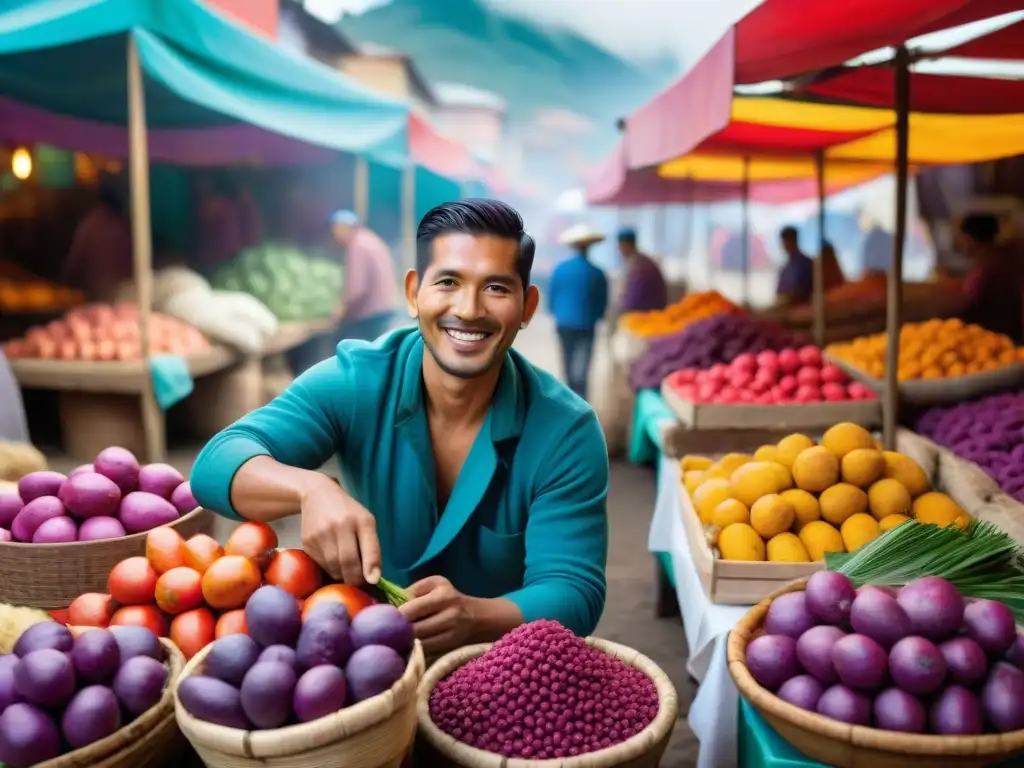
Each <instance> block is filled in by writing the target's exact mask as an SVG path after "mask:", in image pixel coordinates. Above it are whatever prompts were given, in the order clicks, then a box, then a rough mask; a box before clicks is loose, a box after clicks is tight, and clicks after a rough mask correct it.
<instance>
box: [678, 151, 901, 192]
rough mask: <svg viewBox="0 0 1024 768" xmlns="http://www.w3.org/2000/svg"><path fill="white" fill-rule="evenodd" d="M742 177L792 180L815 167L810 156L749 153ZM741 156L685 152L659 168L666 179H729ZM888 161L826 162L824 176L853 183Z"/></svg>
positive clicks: (734, 177)
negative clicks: (768, 155)
mask: <svg viewBox="0 0 1024 768" xmlns="http://www.w3.org/2000/svg"><path fill="white" fill-rule="evenodd" d="M748 162H749V164H750V167H749V170H748V171H747V176H746V178H747V179H749V180H750V181H751V182H759V181H796V180H803V179H813V178H815V177H816V176H817V173H818V169H817V165H816V163H815V160H814V158H813V157H757V156H754V157H751V158H750V159H749V161H748ZM743 163H744V158H743V157H740V156H739V155H724V154H723V155H687V156H686V157H681V158H679V159H678V160H671V161H669V162H667V163H665V164H663V165H662V166H661V168H659V170H658V173H659V175H661V176H663V177H664V178H666V179H693V180H694V181H726V182H728V181H732V182H740V181H742V180H743V178H744V170H743ZM891 170H892V166H891V165H890V164H888V163H851V162H843V161H839V162H828V163H826V165H825V179H826V180H827V181H828V183H830V184H849V185H853V184H857V183H860V182H864V181H870V180H871V179H874V178H877V177H878V176H881V175H883V174H886V173H889V172H890V171H891Z"/></svg>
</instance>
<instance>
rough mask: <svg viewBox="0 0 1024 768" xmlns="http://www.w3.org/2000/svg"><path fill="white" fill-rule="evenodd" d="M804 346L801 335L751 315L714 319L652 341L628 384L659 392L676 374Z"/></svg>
mask: <svg viewBox="0 0 1024 768" xmlns="http://www.w3.org/2000/svg"><path fill="white" fill-rule="evenodd" d="M805 343H806V339H805V338H804V337H803V336H801V335H800V334H796V333H792V332H791V331H788V330H786V329H785V328H783V327H781V326H779V325H775V324H772V323H766V322H764V321H763V320H758V319H757V318H754V317H751V316H750V315H715V316H714V317H709V318H707V319H706V320H700V321H699V322H696V323H692V324H691V325H689V326H687V327H686V329H685V330H682V331H680V332H679V333H674V334H672V335H671V336H661V337H658V338H656V339H654V340H652V341H651V344H650V346H649V347H648V348H647V351H646V352H645V353H644V355H643V357H641V358H640V359H639V360H637V361H636V362H635V363H634V364H633V367H632V369H631V370H630V373H629V382H630V386H631V387H632V388H633V389H634V390H641V389H648V388H656V387H660V386H661V381H662V379H664V378H665V377H666V376H668V375H669V374H670V373H672V372H673V371H678V370H681V369H683V368H699V369H703V368H710V367H711V366H712V365H715V364H716V363H731V362H732V361H733V360H734V359H735V358H736V357H738V356H739V355H742V354H744V353H750V354H754V355H756V354H757V353H758V352H763V351H764V350H766V349H771V350H774V351H776V352H777V351H779V350H783V349H787V348H789V347H801V346H803V345H804V344H805Z"/></svg>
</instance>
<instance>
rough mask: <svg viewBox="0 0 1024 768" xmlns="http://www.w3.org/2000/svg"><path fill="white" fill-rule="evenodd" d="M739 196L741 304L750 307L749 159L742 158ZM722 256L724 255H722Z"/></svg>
mask: <svg viewBox="0 0 1024 768" xmlns="http://www.w3.org/2000/svg"><path fill="white" fill-rule="evenodd" d="M740 190H741V194H742V196H743V199H742V201H741V205H742V214H741V215H742V216H743V221H742V224H741V226H740V237H742V239H743V247H742V249H741V250H740V258H741V259H742V262H741V267H742V269H743V303H744V304H745V305H746V306H748V307H749V306H750V158H749V157H744V158H743V181H742V182H741V185H740ZM723 256H724V254H723Z"/></svg>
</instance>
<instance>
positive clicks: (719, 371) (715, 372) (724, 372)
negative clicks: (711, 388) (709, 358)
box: [708, 363, 729, 380]
mask: <svg viewBox="0 0 1024 768" xmlns="http://www.w3.org/2000/svg"><path fill="white" fill-rule="evenodd" d="M708 375H709V376H711V377H712V378H715V379H720V380H722V379H725V378H726V377H727V376H728V375H729V366H727V365H725V364H724V363H715V364H714V365H712V366H711V367H710V368H708Z"/></svg>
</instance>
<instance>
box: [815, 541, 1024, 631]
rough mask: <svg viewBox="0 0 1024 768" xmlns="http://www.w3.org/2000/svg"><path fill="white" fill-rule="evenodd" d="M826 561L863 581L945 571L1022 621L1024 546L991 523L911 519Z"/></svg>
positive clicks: (890, 581) (900, 581)
mask: <svg viewBox="0 0 1024 768" xmlns="http://www.w3.org/2000/svg"><path fill="white" fill-rule="evenodd" d="M825 567H826V568H827V569H828V570H830V571H839V572H840V573H844V574H846V575H847V576H849V577H850V579H851V580H852V581H853V583H854V584H856V585H857V586H858V587H859V586H862V585H864V584H875V585H878V586H889V587H898V586H902V585H904V584H906V583H907V582H909V581H913V580H914V579H919V578H922V577H924V576H941V577H942V578H944V579H946V580H947V581H949V582H951V583H952V584H953V585H954V586H955V587H956V588H957V589H958V590H960V593H961V594H963V595H964V596H966V597H977V598H986V599H989V600H998V601H999V602H1001V603H1004V604H1005V605H1006V606H1007V607H1008V608H1009V609H1010V610H1011V611H1013V613H1014V616H1015V617H1016V618H1017V621H1018V623H1024V550H1022V548H1021V547H1020V546H1018V545H1017V543H1016V542H1015V541H1014V540H1013V539H1012V538H1011V537H1010V536H1008V535H1007V534H1006V533H1004V532H1003V531H1002V530H1000V529H999V528H998V527H996V526H995V525H993V524H992V523H984V522H978V521H973V522H971V524H970V525H969V526H968V527H967V529H966V530H960V529H959V528H957V527H956V526H950V527H948V528H939V527H938V526H937V525H922V524H921V523H916V522H913V521H907V522H905V523H902V524H901V525H898V526H896V527H895V528H893V529H892V530H890V531H887V532H886V533H884V534H882V535H881V536H879V537H878V538H877V539H874V540H873V541H870V542H868V543H867V544H865V545H864V546H863V547H861V548H860V549H858V550H857V551H856V552H850V553H840V552H829V553H826V555H825Z"/></svg>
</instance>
